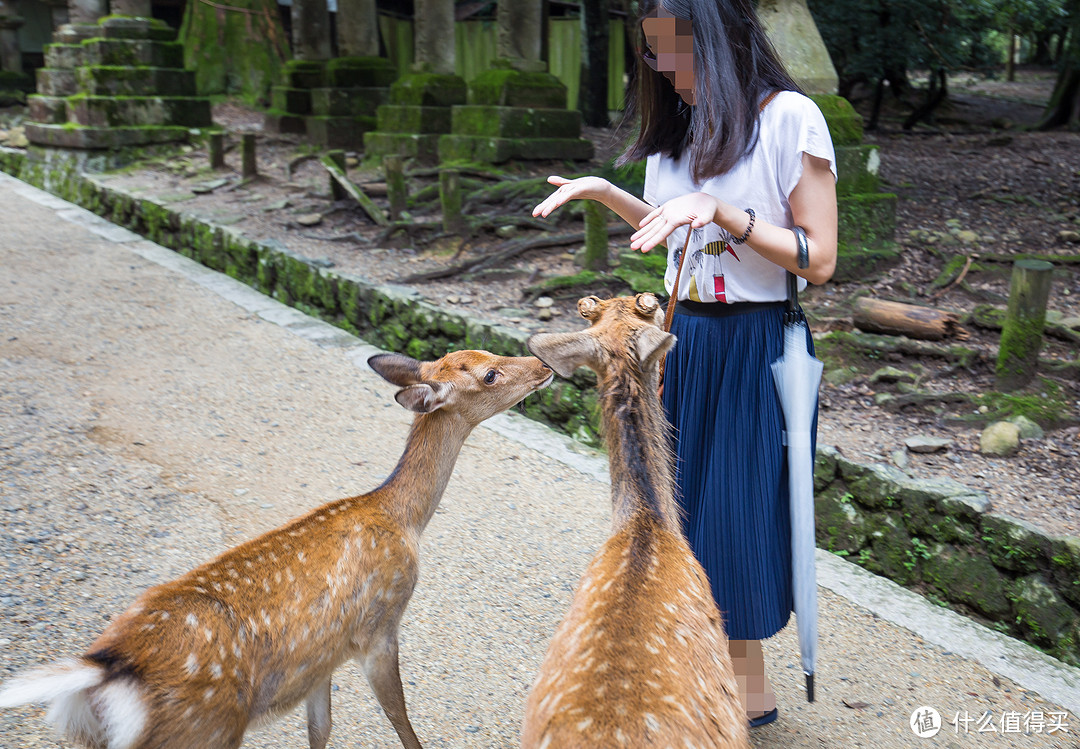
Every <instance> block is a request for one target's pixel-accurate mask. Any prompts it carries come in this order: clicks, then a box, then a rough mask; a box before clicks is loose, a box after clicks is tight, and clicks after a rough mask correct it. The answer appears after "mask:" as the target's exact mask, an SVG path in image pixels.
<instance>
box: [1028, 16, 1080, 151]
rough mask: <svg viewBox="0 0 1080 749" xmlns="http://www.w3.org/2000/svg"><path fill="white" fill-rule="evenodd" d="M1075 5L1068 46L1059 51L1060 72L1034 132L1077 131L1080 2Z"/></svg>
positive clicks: (1079, 120)
mask: <svg viewBox="0 0 1080 749" xmlns="http://www.w3.org/2000/svg"><path fill="white" fill-rule="evenodd" d="M1074 5H1075V7H1074V9H1073V11H1072V17H1071V19H1070V22H1069V30H1068V37H1069V39H1068V43H1067V44H1066V46H1065V48H1064V49H1063V50H1062V52H1061V72H1059V73H1058V78H1057V83H1055V84H1054V92H1053V93H1052V94H1050V101H1049V102H1048V103H1047V105H1046V109H1045V110H1044V111H1043V115H1042V119H1041V120H1040V121H1039V123H1038V124H1037V125H1036V126H1035V129H1036V130H1052V129H1053V128H1056V127H1062V126H1065V127H1067V128H1069V129H1070V130H1080V3H1077V4H1074Z"/></svg>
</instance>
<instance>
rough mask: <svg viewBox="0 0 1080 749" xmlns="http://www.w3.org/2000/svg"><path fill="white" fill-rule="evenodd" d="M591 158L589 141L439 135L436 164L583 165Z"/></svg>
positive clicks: (580, 139) (591, 151) (591, 150)
mask: <svg viewBox="0 0 1080 749" xmlns="http://www.w3.org/2000/svg"><path fill="white" fill-rule="evenodd" d="M592 156H593V144H592V141H589V140H586V139H584V138H495V137H485V136H475V135H443V136H441V137H440V138H439V160H440V161H458V160H463V161H482V162H486V163H490V164H499V163H501V162H503V161H509V160H511V159H520V160H526V161H527V160H537V159H541V160H546V159H569V160H572V161H585V160H588V159H591V158H592Z"/></svg>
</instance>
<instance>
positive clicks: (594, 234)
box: [581, 200, 608, 271]
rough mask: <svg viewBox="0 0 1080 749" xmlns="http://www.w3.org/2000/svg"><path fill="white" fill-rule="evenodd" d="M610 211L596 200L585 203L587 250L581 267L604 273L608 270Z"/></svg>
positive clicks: (583, 253)
mask: <svg viewBox="0 0 1080 749" xmlns="http://www.w3.org/2000/svg"><path fill="white" fill-rule="evenodd" d="M607 214H608V209H607V208H605V207H604V206H602V205H601V204H600V203H597V202H596V201H594V200H586V201H585V250H584V252H582V255H583V257H582V260H581V267H582V268H584V269H585V270H593V271H603V270H607V268H608V231H607V218H606V215H607Z"/></svg>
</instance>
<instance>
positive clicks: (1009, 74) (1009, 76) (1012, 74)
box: [1005, 21, 1016, 83]
mask: <svg viewBox="0 0 1080 749" xmlns="http://www.w3.org/2000/svg"><path fill="white" fill-rule="evenodd" d="M1007 33H1008V35H1009V48H1008V49H1009V51H1008V52H1007V53H1006V57H1005V80H1007V81H1008V82H1009V83H1012V82H1013V81H1015V80H1016V32H1015V31H1013V25H1012V21H1009V26H1008V29H1007Z"/></svg>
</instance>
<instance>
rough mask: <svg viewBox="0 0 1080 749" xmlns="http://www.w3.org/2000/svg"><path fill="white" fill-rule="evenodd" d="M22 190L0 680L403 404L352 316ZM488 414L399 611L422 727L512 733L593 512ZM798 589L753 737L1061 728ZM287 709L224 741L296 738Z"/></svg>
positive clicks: (878, 742) (992, 741)
mask: <svg viewBox="0 0 1080 749" xmlns="http://www.w3.org/2000/svg"><path fill="white" fill-rule="evenodd" d="M21 192H25V191H21ZM40 202H41V201H39V202H32V201H30V200H27V199H26V198H25V197H23V196H22V195H20V194H16V191H15V190H14V189H13V188H12V182H11V181H10V180H6V181H5V180H0V227H3V229H2V230H0V268H2V271H0V512H2V515H0V517H2V519H3V526H2V528H0V679H3V678H7V676H8V675H10V673H12V672H13V671H15V670H17V669H20V668H23V667H26V666H28V665H33V664H37V663H42V662H45V661H47V660H50V659H53V658H56V657H60V656H64V655H72V654H76V653H78V652H80V650H81V649H82V648H84V647H85V646H86V645H87V644H88V643H89V642H90V641H91V639H92V638H93V637H94V636H96V634H97V633H98V632H99V631H100V630H101V628H102V627H103V626H104V624H105V622H106V621H107V620H108V619H109V618H110V617H111V616H113V615H115V614H117V613H119V612H120V611H121V610H122V609H123V608H124V607H126V605H127V604H128V603H129V602H130V601H131V600H132V599H133V598H134V596H135V595H136V594H137V593H138V592H139V591H141V590H142V589H144V588H145V587H147V586H149V585H151V584H153V583H155V582H160V581H163V580H165V579H168V578H169V577H171V576H174V575H177V574H179V573H181V572H183V571H185V570H186V569H188V568H190V567H192V566H194V565H195V564H198V563H200V562H202V561H205V560H206V559H208V558H209V557H211V556H212V555H214V554H216V553H218V552H220V551H222V550H224V549H226V548H228V547H229V546H231V545H233V544H235V543H238V542H239V541H241V540H244V539H246V538H250V537H251V536H253V535H255V534H258V533H260V532H263V531H265V530H268V529H270V528H273V527H275V526H276V525H278V524H280V523H282V522H284V521H286V520H287V519H289V518H291V517H293V516H295V515H298V514H300V513H301V512H303V511H305V510H307V509H308V508H311V507H313V506H316V505H318V504H321V503H323V502H325V501H327V500H330V499H334V498H337V497H340V496H347V495H350V494H355V493H360V492H363V491H367V490H369V489H371V488H373V487H374V486H375V485H376V484H377V483H378V482H379V481H380V480H381V479H382V478H383V477H385V475H386V474H387V473H388V472H389V471H390V469H391V468H392V467H393V465H394V463H395V462H396V459H397V457H398V453H399V450H400V448H401V446H402V445H403V443H404V437H405V432H406V429H407V426H408V423H409V417H408V414H407V413H406V412H405V411H404V410H403V409H401V408H400V407H399V406H398V405H397V404H396V403H395V402H394V401H393V398H392V394H393V388H392V386H390V385H388V384H386V383H384V382H383V381H382V380H381V379H380V378H378V377H377V376H376V375H375V374H374V373H372V372H370V371H369V370H367V369H366V368H364V367H358V366H356V364H355V362H362V361H363V359H364V358H365V356H366V351H367V349H366V348H365V347H361V346H360V345H359V343H358V342H357V341H356V340H355V339H351V338H349V337H347V336H344V335H337V334H333V333H331V334H329V335H326V334H325V333H323V332H321V331H323V330H324V329H323V328H322V327H321V326H317V325H313V324H311V323H309V322H304V321H303V319H302V318H301V317H300V316H299V315H297V314H296V313H294V312H292V311H290V310H286V309H284V308H281V307H279V306H278V305H276V303H273V302H271V301H269V300H263V301H261V302H260V301H258V300H256V301H253V302H252V303H251V304H250V305H249V308H248V309H244V308H243V307H240V306H237V305H236V304H234V303H233V302H231V301H227V300H225V299H223V298H221V296H220V295H219V294H218V293H216V292H215V291H214V290H213V289H214V288H231V287H230V283H231V282H230V281H229V280H228V279H222V278H220V277H217V276H216V274H211V273H209V272H205V273H202V274H201V275H199V274H198V273H195V275H197V276H198V277H199V279H200V283H195V282H193V281H192V280H191V279H190V278H189V277H185V276H183V275H179V274H177V273H175V272H173V271H172V270H169V269H166V268H163V267H161V266H160V265H158V264H156V263H153V262H150V261H148V260H146V259H145V258H144V257H143V256H141V255H140V254H138V253H139V252H143V253H144V254H147V253H149V252H151V251H155V250H154V248H153V246H152V245H150V244H149V243H146V242H144V241H142V240H137V239H136V238H134V237H133V236H131V237H125V236H123V233H122V232H121V233H119V234H118V237H119V238H120V239H121V240H123V239H130V240H131V241H127V242H120V243H117V242H115V241H108V240H107V239H105V238H102V237H100V236H96V235H95V234H93V233H91V232H90V231H88V230H87V229H86V228H85V227H83V226H80V225H76V224H73V223H69V222H67V221H64V220H59V219H58V216H59V217H60V218H65V217H69V218H73V217H77V216H78V215H80V214H81V213H82V212H80V211H77V210H75V209H62V208H60V209H57V208H52V207H46V206H44V205H41V204H40ZM44 202H49V201H47V200H46V201H44ZM52 202H53V204H58V201H52ZM101 233H106V234H108V233H109V232H108V231H107V230H106V231H102V232H101ZM114 238H115V237H114ZM200 284H201V285H200ZM207 286H209V287H212V288H207ZM260 299H261V298H260ZM251 309H255V310H256V311H257V312H258V314H256V313H253V312H252V311H249V310H251ZM275 322H283V323H285V326H283V325H281V324H275ZM290 324H291V327H288V326H289V325H290ZM297 333H302V334H304V335H297ZM305 335H306V337H305ZM320 336H323V339H322V345H316V343H313V342H312V340H311V339H312V338H319V337H320ZM496 426H497V427H498V430H497V431H496V430H495V429H487V428H481V429H478V430H477V431H476V432H475V433H474V434H473V436H472V437H471V438H470V440H469V442H468V443H467V444H466V447H465V448H464V450H463V451H462V454H461V458H460V460H459V462H458V468H457V470H456V472H455V475H454V478H453V480H452V481H451V483H450V486H449V488H448V489H447V492H446V495H445V497H444V500H443V503H442V507H441V508H440V510H439V512H438V513H437V514H436V516H435V518H434V520H433V521H432V523H431V525H430V526H429V527H428V530H427V532H426V534H425V536H424V546H423V572H422V577H421V581H420V584H419V586H418V588H417V593H416V595H415V597H414V598H413V601H412V603H411V604H410V607H409V611H408V613H407V615H406V618H405V621H404V624H403V630H402V674H403V680H404V682H405V692H406V699H407V701H408V704H409V708H410V715H411V718H412V721H413V724H414V726H415V728H416V730H417V733H418V734H419V735H420V737H421V740H422V741H423V742H424V745H425V746H426V747H512V746H515V745H516V740H517V736H518V725H519V723H520V720H521V715H522V707H523V704H524V699H525V695H526V692H527V690H528V686H529V683H530V680H531V678H532V675H533V674H534V673H535V670H536V668H537V667H538V665H539V662H540V660H541V658H542V656H543V653H544V649H545V647H546V644H547V640H548V638H549V636H550V634H551V632H552V631H553V629H554V628H555V626H556V624H557V623H558V621H559V619H560V618H561V616H562V613H563V612H564V611H565V610H566V608H567V606H568V604H569V600H570V597H571V595H572V592H573V588H574V586H575V585H576V583H577V580H578V577H579V575H580V574H581V572H582V570H583V569H584V567H585V565H586V563H587V562H588V560H589V558H590V557H591V555H592V553H593V552H594V551H595V550H596V548H597V547H598V546H599V544H600V543H601V542H602V540H603V538H604V537H605V533H606V529H607V524H608V509H607V495H608V488H607V485H606V482H605V481H604V480H603V477H602V475H600V476H598V475H597V473H598V472H597V471H595V470H579V469H577V468H574V467H573V466H571V465H568V464H567V463H566V462H565V461H562V460H556V459H555V458H553V457H551V456H550V455H549V454H548V452H549V451H547V450H546V449H545V448H543V446H542V445H541V448H542V449H534V448H533V447H532V446H530V445H528V444H523V442H522V439H523V437H522V435H524V436H525V437H524V439H525V440H526V441H528V439H529V438H528V435H530V434H537V433H539V432H540V431H545V430H540V428H539V427H535V426H533V425H531V424H526V423H524V420H522V419H520V418H519V417H516V416H514V417H510V418H508V419H501V420H500V421H499V422H497V424H496ZM507 434H510V435H516V439H514V438H511V436H507ZM545 444H546V443H545ZM590 461H591V462H590ZM582 465H583V466H586V467H587V466H595V458H592V459H585V460H584V462H583V463H582ZM840 587H842V585H841V586H840ZM821 607H822V613H821V629H822V638H821V645H820V663H821V664H822V665H821V670H820V672H819V677H818V701H817V702H815V703H814V704H812V705H809V704H807V703H806V702H805V699H804V697H803V695H802V692H801V683H802V677H801V674H799V673H798V669H797V667H796V663H797V645H796V642H795V635H794V631H793V628H792V627H789V628H788V629H787V630H785V631H784V632H783V633H781V634H780V635H778V636H777V637H776V638H774V639H773V640H771V641H770V642H769V643H767V645H766V655H767V659H768V662H769V669H770V673H771V674H772V675H773V678H774V681H775V686H776V689H777V693H778V699H779V703H780V705H781V711H782V715H781V718H780V720H779V721H777V722H776V723H775V724H773V725H771V726H768V727H766V728H762V729H760V730H758V731H756V732H755V733H754V742H755V746H761V747H765V746H770V747H772V746H775V747H824V746H828V747H875V748H876V747H882V748H885V749H891V748H892V747H908V746H912V745H918V744H919V743H920V742H919V739H917V738H915V737H914V735H913V734H912V732H911V730H910V728H909V726H908V721H909V717H910V716H911V713H912V711H913V710H915V709H916V708H917V707H919V706H921V705H931V706H936V707H937V708H938V709H939V710H940V711H941V712H942V713H943V714H946V716H947V717H950V718H951V717H952V716H953V714H954V713H955V712H957V711H960V712H961V713H963V711H966V712H967V713H968V714H970V715H972V716H974V717H980V716H982V715H983V714H984V713H986V712H990V713H991V714H992V717H993V719H994V720H995V721H997V722H998V723H997V725H998V727H999V733H998V735H996V736H985V735H979V734H977V733H976V730H975V729H976V725H975V724H972V725H971V726H970V728H969V729H968V733H964V731H963V726H962V725H961V727H960V733H959V734H957V733H955V731H954V729H953V727H952V726H950V725H948V724H946V726H945V729H944V730H943V731H942V733H941V734H940V735H938V736H937V737H936V738H935V739H931V740H927V745H928V746H929V745H939V746H949V747H967V746H971V747H978V746H1011V747H1012V746H1015V747H1028V746H1031V747H1035V746H1039V747H1048V746H1050V747H1075V746H1077V745H1078V742H1077V737H1078V735H1080V718H1074V717H1073V716H1071V715H1070V716H1068V717H1067V718H1066V723H1067V724H1068V725H1069V730H1068V732H1063V731H1059V732H1057V733H1056V734H1054V735H1047V734H1045V733H1044V734H1035V733H1032V734H1031V735H1023V734H1022V733H1019V732H1009V733H1008V734H1005V735H1003V734H1001V733H1000V726H1001V723H1000V720H1001V719H1002V718H1003V717H1005V716H1007V715H1009V714H1017V715H1025V714H1030V711H1036V710H1038V711H1043V712H1044V713H1047V714H1049V713H1050V712H1057V711H1062V710H1063V708H1061V707H1059V706H1056V705H1055V704H1053V703H1052V702H1049V701H1046V700H1044V699H1043V698H1042V697H1040V696H1039V694H1037V693H1036V692H1034V691H1031V690H1030V689H1025V688H1023V687H1021V686H1019V685H1018V684H1017V683H1015V682H1013V681H1011V680H1009V679H1007V678H1004V677H1000V676H998V675H995V674H994V673H992V672H991V671H989V670H987V669H986V668H985V667H983V666H982V665H980V664H979V663H976V662H974V661H972V660H968V659H966V658H964V657H961V656H960V655H958V654H955V653H953V652H950V651H949V650H947V649H945V648H943V647H942V646H940V645H937V644H934V641H933V638H925V637H922V636H919V635H916V634H913V633H912V632H911V631H909V630H907V629H904V628H901V627H898V626H895V625H893V624H890V623H888V622H887V621H885V620H884V619H882V618H879V617H878V616H876V615H874V614H872V613H870V612H869V611H867V610H866V609H863V608H860V607H858V606H856V605H854V604H852V603H851V602H850V601H848V600H847V599H845V598H843V597H841V596H839V595H836V594H834V593H832V592H830V591H828V590H824V589H823V590H822V594H821ZM1030 652H1031V653H1034V651H1030ZM1078 673H1080V672H1078ZM1074 676H1075V675H1074ZM1077 683H1080V681H1078V682H1077ZM334 700H335V707H334V709H335V727H334V731H333V735H332V737H331V746H333V747H345V746H369V747H396V746H399V744H398V742H397V739H396V736H395V734H394V733H393V731H392V729H391V728H390V726H389V723H388V721H386V719H385V718H384V717H383V716H382V714H381V713H380V712H379V710H378V707H377V706H376V704H375V702H374V700H373V698H372V697H371V695H370V691H369V690H368V687H367V685H366V683H365V682H364V680H363V677H362V675H361V674H360V673H359V671H358V670H356V669H354V668H353V667H352V666H351V665H346V666H345V667H343V668H342V669H341V670H340V671H339V672H338V674H337V675H336V677H335V694H334ZM1072 707H1073V709H1076V705H1072ZM301 712H302V711H300V710H297V711H294V712H293V713H292V714H290V715H288V716H286V717H285V718H284V719H283V720H281V721H279V722H278V723H275V724H273V725H271V726H269V727H267V728H263V729H261V730H259V731H256V732H253V733H252V734H251V735H249V737H248V740H247V741H246V742H245V744H244V746H245V747H264V748H270V747H300V746H306V745H307V743H306V741H307V740H306V731H305V728H304V724H303V721H302V720H301ZM42 715H43V711H42V710H41V709H39V708H36V707H35V708H26V709H22V710H8V711H4V712H3V713H0V746H3V747H13V748H14V747H60V746H65V744H62V743H58V742H57V741H56V740H55V739H54V738H53V737H52V735H51V733H50V731H49V729H48V727H47V726H46V724H45V723H44V721H43V720H42Z"/></svg>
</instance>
